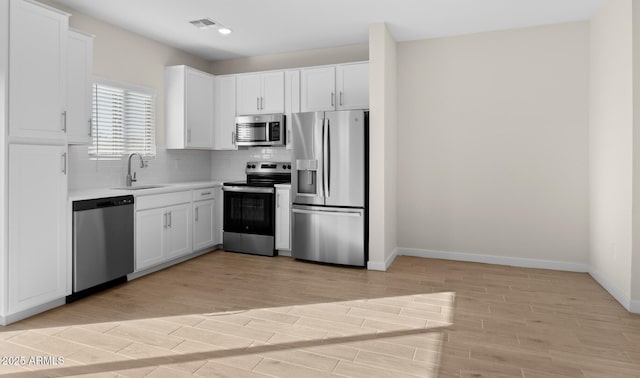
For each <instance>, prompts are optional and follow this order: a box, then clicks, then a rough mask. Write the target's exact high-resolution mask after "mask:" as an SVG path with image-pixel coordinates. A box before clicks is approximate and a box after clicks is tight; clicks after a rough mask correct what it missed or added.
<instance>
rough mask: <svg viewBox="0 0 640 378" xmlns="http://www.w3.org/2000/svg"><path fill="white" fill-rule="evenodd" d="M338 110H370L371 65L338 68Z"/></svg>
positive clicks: (362, 64) (346, 65) (349, 65)
mask: <svg viewBox="0 0 640 378" xmlns="http://www.w3.org/2000/svg"><path fill="white" fill-rule="evenodd" d="M336 92H337V94H336V109H337V110H353V109H368V108H369V63H354V64H341V65H339V66H337V67H336Z"/></svg>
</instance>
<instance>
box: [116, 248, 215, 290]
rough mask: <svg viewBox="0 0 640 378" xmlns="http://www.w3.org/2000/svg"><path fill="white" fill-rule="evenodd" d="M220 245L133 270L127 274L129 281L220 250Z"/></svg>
mask: <svg viewBox="0 0 640 378" xmlns="http://www.w3.org/2000/svg"><path fill="white" fill-rule="evenodd" d="M220 246H221V244H219V245H216V246H214V247H209V248H205V249H202V250H199V251H196V252H192V253H189V254H188V255H184V256H180V257H178V258H175V259H173V260H170V261H166V262H163V263H161V264H158V265H154V266H152V267H150V268H146V269H143V270H139V271H137V272H133V273H130V274H127V281H131V280H135V279H136V278H140V277H142V276H146V275H147V274H151V273H155V272H157V271H159V270H162V269H165V268H168V267H170V266H171V265H176V264H179V263H181V262H184V261H187V260H191V259H192V258H194V257H198V256H200V255H204V254H205V253H210V252H213V251H216V250H218V249H219V248H220Z"/></svg>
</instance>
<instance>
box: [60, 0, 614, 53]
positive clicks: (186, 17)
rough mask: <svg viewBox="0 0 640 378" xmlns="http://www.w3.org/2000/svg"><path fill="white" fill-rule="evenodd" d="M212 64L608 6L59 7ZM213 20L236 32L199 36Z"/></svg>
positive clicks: (175, 3)
mask: <svg viewBox="0 0 640 378" xmlns="http://www.w3.org/2000/svg"><path fill="white" fill-rule="evenodd" d="M55 1H56V2H58V3H60V4H63V5H66V6H68V7H70V8H73V9H76V10H78V11H80V12H82V13H85V14H88V15H91V16H93V17H95V18H98V19H101V20H104V21H106V22H109V23H111V24H114V25H118V26H120V27H122V28H124V29H128V30H131V31H133V32H135V33H138V34H142V35H144V36H147V37H149V38H152V39H155V40H157V41H160V42H163V43H165V44H168V45H171V46H175V47H177V48H180V49H182V50H185V51H188V52H190V53H192V54H195V55H198V56H201V57H203V58H205V59H209V60H221V59H230V58H236V57H246V56H257V55H267V54H275V53H282V52H289V51H298V50H307V49H316V48H324V47H334V46H343V45H350V44H357V43H366V42H367V40H368V25H369V24H371V23H374V22H382V21H384V22H386V23H387V25H388V26H389V29H390V31H391V33H392V34H393V36H394V37H395V39H396V40H398V41H408V40H415V39H423V38H435V37H442V36H451V35H459V34H468V33H477V32H484V31H492V30H504V29H513V28H520V27H527V26H535V25H545V24H553V23H561V22H570V21H578V20H587V19H589V18H590V17H591V15H592V14H593V13H594V12H595V11H596V10H597V9H598V7H599V6H600V5H601V4H602V2H603V0H55ZM205 17H209V18H211V19H213V20H215V21H217V22H219V23H221V24H223V25H225V26H227V27H229V28H231V29H232V30H233V33H232V34H231V35H229V36H222V35H220V34H219V33H218V32H217V31H216V30H215V29H206V30H199V29H197V28H195V27H194V26H192V25H191V24H189V21H191V20H195V19H200V18H205Z"/></svg>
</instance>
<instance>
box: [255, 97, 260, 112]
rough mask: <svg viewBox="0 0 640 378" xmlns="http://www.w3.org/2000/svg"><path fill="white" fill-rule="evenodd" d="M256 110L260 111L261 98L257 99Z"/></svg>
mask: <svg viewBox="0 0 640 378" xmlns="http://www.w3.org/2000/svg"><path fill="white" fill-rule="evenodd" d="M256 110H260V97H256Z"/></svg>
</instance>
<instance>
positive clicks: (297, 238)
mask: <svg viewBox="0 0 640 378" xmlns="http://www.w3.org/2000/svg"><path fill="white" fill-rule="evenodd" d="M292 212H293V225H294V228H293V230H294V234H293V249H292V250H291V254H292V256H293V257H295V258H297V259H302V260H310V261H318V262H325V263H332V264H342V265H355V266H364V265H365V261H364V259H365V245H364V228H365V224H364V222H365V216H364V209H344V208H331V207H317V206H295V205H294V207H293V210H292Z"/></svg>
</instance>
